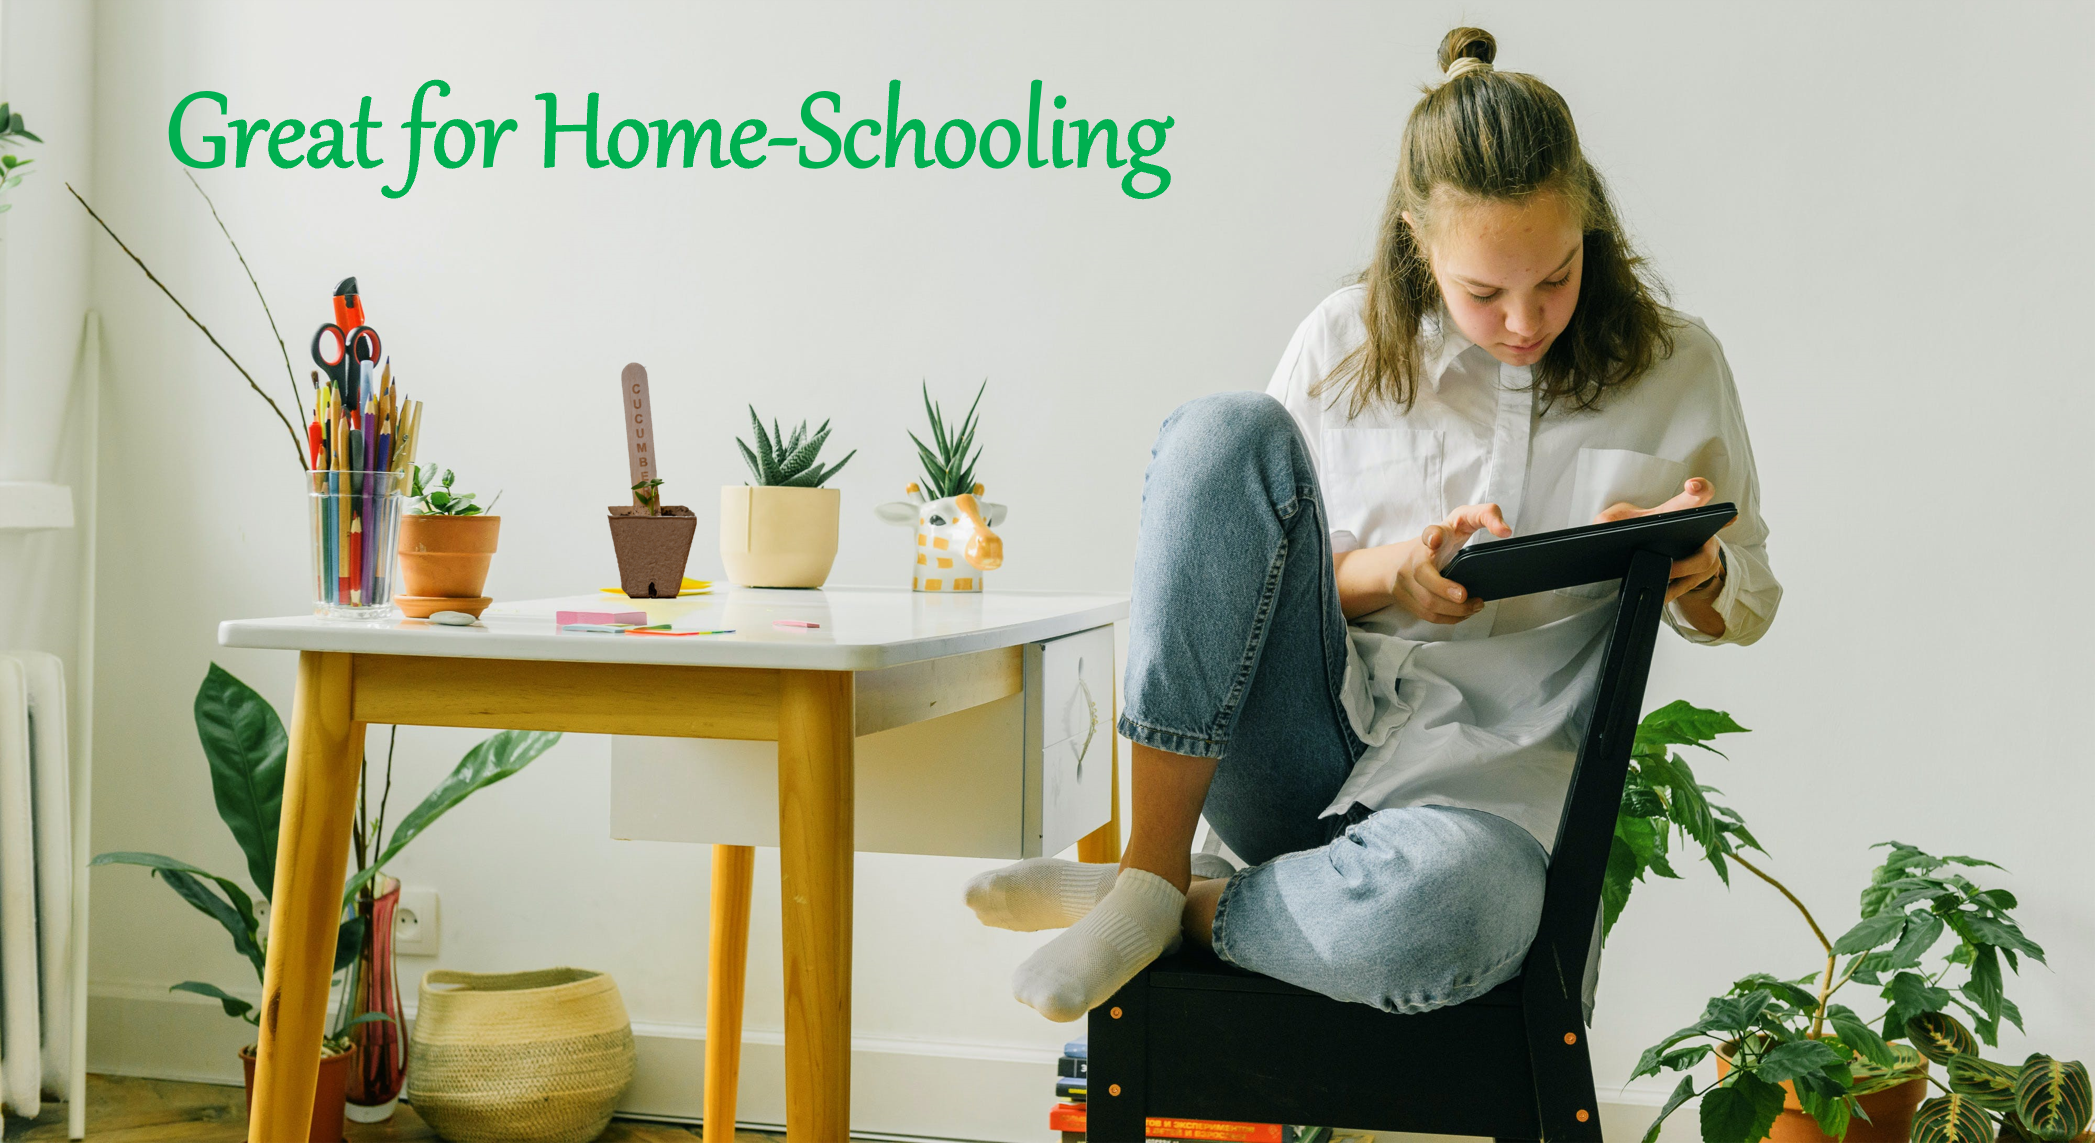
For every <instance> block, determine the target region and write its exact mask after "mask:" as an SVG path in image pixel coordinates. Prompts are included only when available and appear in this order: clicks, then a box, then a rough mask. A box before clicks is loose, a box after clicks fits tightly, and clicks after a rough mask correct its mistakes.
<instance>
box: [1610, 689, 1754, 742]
mask: <svg viewBox="0 0 2095 1143" xmlns="http://www.w3.org/2000/svg"><path fill="white" fill-rule="evenodd" d="M1745 733H1748V731H1747V730H1746V728H1745V727H1743V726H1740V725H1739V724H1738V723H1737V722H1735V721H1733V720H1732V717H1731V716H1730V715H1729V714H1726V713H1725V712H1723V711H1721V710H1705V709H1703V708H1702V707H1699V706H1696V705H1694V704H1693V703H1690V702H1688V701H1686V700H1685V699H1678V700H1675V701H1673V702H1669V703H1667V704H1666V705H1665V706H1662V707H1660V708H1658V709H1657V710H1655V711H1652V712H1651V713H1650V714H1647V715H1645V716H1644V720H1643V721H1642V722H1639V723H1638V724H1637V739H1636V747H1635V748H1636V749H1638V750H1650V751H1654V752H1661V753H1662V752H1663V751H1661V750H1660V748H1661V747H1665V746H1702V744H1703V743H1705V742H1708V741H1709V740H1711V739H1713V738H1715V737H1716V736H1718V735H1720V734H1745ZM1703 749H1705V750H1706V749H1709V748H1708V747H1703Z"/></svg>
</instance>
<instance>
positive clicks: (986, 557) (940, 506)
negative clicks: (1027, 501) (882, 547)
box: [874, 483, 1010, 593]
mask: <svg viewBox="0 0 2095 1143" xmlns="http://www.w3.org/2000/svg"><path fill="white" fill-rule="evenodd" d="M907 491H908V492H909V495H910V497H911V499H909V500H891V501H889V502H888V503H886V504H882V505H881V506H880V507H878V508H876V509H875V510H874V511H875V512H877V513H878V514H879V516H880V518H881V519H883V520H886V521H888V522H889V523H894V524H913V525H915V528H916V543H915V544H914V545H913V546H912V549H911V552H912V555H911V560H910V587H911V588H913V589H915V590H917V591H936V592H948V593H949V592H979V591H981V590H982V580H983V576H984V574H985V573H987V572H991V571H994V570H996V569H997V568H999V567H1001V566H1003V563H1004V541H1003V540H1001V539H999V538H997V534H996V533H995V532H993V531H991V530H990V529H992V528H994V527H996V526H997V525H999V524H1002V523H1003V522H1004V517H1005V516H1006V515H1007V514H1009V511H1010V510H1009V509H1008V508H1006V507H1005V506H1004V505H1002V504H991V503H988V502H985V501H978V500H976V499H975V497H976V496H979V495H981V493H982V486H981V485H980V484H977V485H975V491H974V492H973V493H972V494H969V493H962V494H961V495H959V496H945V497H940V498H939V499H937V500H926V499H924V498H923V495H924V494H923V490H922V488H921V486H919V485H917V484H915V483H911V484H910V485H909V488H908V490H907Z"/></svg>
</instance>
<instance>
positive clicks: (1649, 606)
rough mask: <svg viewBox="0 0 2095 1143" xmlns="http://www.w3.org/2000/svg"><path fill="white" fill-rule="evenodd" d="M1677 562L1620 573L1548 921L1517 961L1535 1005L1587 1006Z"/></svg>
mask: <svg viewBox="0 0 2095 1143" xmlns="http://www.w3.org/2000/svg"><path fill="white" fill-rule="evenodd" d="M1671 567H1672V561H1671V560H1670V559H1668V558H1667V557H1665V556H1663V555H1660V554H1659V553H1657V552H1638V553H1637V554H1636V555H1635V556H1634V557H1633V558H1632V559H1631V561H1630V567H1629V572H1628V574H1626V575H1624V576H1623V578H1622V592H1621V594H1620V596H1618V597H1617V600H1616V606H1615V626H1614V630H1613V631H1612V632H1611V633H1610V634H1609V636H1608V646H1607V651H1606V653H1605V654H1604V655H1603V656H1602V658H1601V667H1600V678H1599V680H1598V684H1597V685H1596V686H1595V687H1594V692H1593V705H1592V708H1591V710H1590V712H1589V718H1588V721H1587V724H1586V735H1585V738H1584V740H1583V741H1582V742H1581V743H1580V745H1579V753H1578V761H1577V762H1576V763H1575V764H1574V765H1573V767H1572V771H1571V788H1570V790H1569V792H1568V793H1567V795H1566V797H1565V799H1564V811H1563V816H1562V818H1561V819H1560V820H1559V821H1558V825H1557V844H1556V849H1555V850H1554V852H1552V853H1551V854H1550V864H1549V881H1548V886H1547V888H1546V890H1545V891H1544V895H1543V898H1542V922H1541V925H1540V926H1539V927H1538V928H1537V930H1536V933H1535V943H1534V944H1533V945H1531V946H1530V947H1529V949H1528V957H1527V961H1526V963H1525V965H1524V966H1523V967H1522V970H1521V975H1522V977H1523V986H1522V992H1523V997H1524V1002H1525V1003H1527V1004H1528V1005H1529V1006H1530V1007H1533V1006H1534V1005H1535V1004H1536V1003H1538V1002H1542V1001H1548V1002H1550V1003H1551V1004H1552V1006H1553V1007H1554V1006H1555V1005H1557V1004H1561V1003H1563V1002H1565V1001H1571V1002H1575V1003H1578V1004H1579V1005H1580V1014H1581V1016H1583V1015H1584V1014H1585V1005H1584V991H1585V988H1584V986H1585V981H1586V976H1587V968H1588V965H1589V962H1591V961H1593V960H1594V958H1596V957H1597V956H1598V954H1599V930H1598V929H1597V928H1596V927H1595V924H1596V922H1597V920H1598V918H1599V916H1600V891H1601V883H1602V881H1603V880H1604V875H1605V874H1606V872H1607V864H1608V850H1609V848H1610V846H1611V844H1612V843H1613V840H1614V837H1615V818H1616V815H1617V812H1618V811H1619V810H1620V808H1621V805H1622V785H1623V782H1624V780H1625V779H1626V777H1627V776H1628V773H1629V756H1630V747H1631V746H1632V744H1633V743H1634V742H1635V739H1636V733H1637V721H1638V715H1639V713H1640V711H1641V709H1642V707H1643V703H1644V684H1645V681H1646V679H1648V678H1649V677H1650V674H1651V654H1652V649H1653V647H1654V645H1655V644H1656V642H1657V639H1658V629H1659V620H1660V616H1661V614H1662V612H1663V611H1664V609H1665V593H1666V584H1667V577H1668V572H1669V571H1670V570H1671Z"/></svg>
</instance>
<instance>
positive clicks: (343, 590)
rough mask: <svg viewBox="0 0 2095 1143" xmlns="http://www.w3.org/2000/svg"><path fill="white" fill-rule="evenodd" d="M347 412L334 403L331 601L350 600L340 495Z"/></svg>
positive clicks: (345, 487) (345, 517)
mask: <svg viewBox="0 0 2095 1143" xmlns="http://www.w3.org/2000/svg"><path fill="white" fill-rule="evenodd" d="M348 468H349V413H348V411H347V410H346V409H344V408H342V404H341V402H340V401H337V402H336V403H335V489H334V491H335V495H334V496H333V497H331V499H333V500H334V502H335V601H336V602H337V603H349V602H352V601H351V599H350V596H349V513H348V512H347V511H344V507H345V506H344V505H343V503H342V498H343V495H344V494H345V493H347V492H348V491H349V474H348Z"/></svg>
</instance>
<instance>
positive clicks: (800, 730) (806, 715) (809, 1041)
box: [778, 671, 854, 1143]
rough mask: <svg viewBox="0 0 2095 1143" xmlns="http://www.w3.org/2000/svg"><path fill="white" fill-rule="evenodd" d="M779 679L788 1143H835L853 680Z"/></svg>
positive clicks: (847, 1017) (847, 977) (844, 1043)
mask: <svg viewBox="0 0 2095 1143" xmlns="http://www.w3.org/2000/svg"><path fill="white" fill-rule="evenodd" d="M779 680H780V681H779V711H778V842H779V874H780V882H781V886H782V888H783V890H784V892H783V894H782V897H783V906H784V908H783V912H784V914H785V918H784V919H785V953H786V1139H787V1140H788V1141H789V1143H840V1141H841V1140H844V1139H847V1138H849V1137H850V1134H851V878H852V856H853V855H852V844H853V836H852V830H853V824H854V823H853V817H852V814H853V810H852V793H853V790H852V781H853V779H852V752H853V749H854V743H853V725H854V724H853V711H852V706H853V691H852V678H851V674H850V672H848V671H782V672H780V673H779Z"/></svg>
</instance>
